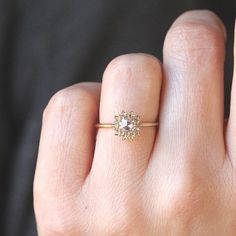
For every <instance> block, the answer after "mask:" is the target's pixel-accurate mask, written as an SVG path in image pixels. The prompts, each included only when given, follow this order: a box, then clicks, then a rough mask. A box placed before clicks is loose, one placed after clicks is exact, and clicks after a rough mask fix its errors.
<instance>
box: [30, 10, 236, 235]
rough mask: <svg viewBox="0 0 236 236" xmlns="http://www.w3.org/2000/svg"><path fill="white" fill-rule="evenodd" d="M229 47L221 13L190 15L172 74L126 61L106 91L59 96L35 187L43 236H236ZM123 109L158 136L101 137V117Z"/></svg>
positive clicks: (171, 62) (235, 122) (170, 53)
mask: <svg viewBox="0 0 236 236" xmlns="http://www.w3.org/2000/svg"><path fill="white" fill-rule="evenodd" d="M225 39H226V32H225V29H224V26H223V24H222V22H221V21H220V20H219V19H218V18H217V17H216V16H215V15H214V14H213V13H211V12H209V11H190V12H187V13H185V14H183V15H181V16H180V17H179V18H178V19H177V20H176V21H175V22H174V24H173V25H172V26H171V28H170V30H169V31H168V33H167V36H166V39H165V43H164V51H163V55H164V62H163V65H162V64H161V63H160V62H159V61H158V60H157V59H156V58H155V57H153V56H151V55H147V54H142V53H137V54H127V55H122V56H119V57H117V58H115V59H114V60H113V61H112V62H110V64H109V65H108V67H107V68H106V70H105V72H104V76H103V82H102V85H101V84H100V83H81V84H77V85H74V86H72V87H69V88H66V89H64V90H62V91H60V92H58V93H57V94H56V95H55V96H53V98H52V99H51V101H50V102H49V104H48V106H47V108H46V109H45V112H44V116H43V128H42V135H41V142H40V148H39V156H38V163H37V169H36V174H35V181H34V206H35V213H36V218H37V224H38V231H39V235H40V236H62V235H63V236H67V235H68V236H69V235H70V236H79V235H81V236H87V235H88V236H106V235H124V236H128V235H135V236H138V235H141V236H144V235H145V236H146V235H147V236H149V235H158V236H162V235H163V236H167V235H180V236H184V235H187V236H189V235H201V236H203V235H207V236H209V235H210V236H211V235H212V236H223V235H227V236H230V235H236V168H235V167H236V77H235V78H234V83H233V85H232V97H231V112H230V118H229V120H228V124H227V125H226V124H225V123H224V116H223V110H224V107H223V104H224V103H223V98H224V94H223V92H224V88H223V75H224V54H225V50H224V47H225ZM101 87H102V89H101ZM122 110H125V111H134V113H135V114H138V115H140V117H141V119H142V121H145V122H155V121H156V120H158V121H159V127H158V128H156V127H146V128H141V131H140V136H138V137H136V138H135V139H134V140H133V141H132V142H131V141H128V140H122V139H121V138H120V137H117V136H115V135H114V130H113V129H112V128H110V129H103V128H99V129H98V132H97V134H96V129H95V124H96V122H97V120H98V117H99V119H100V122H101V123H107V122H109V123H111V122H113V120H114V115H116V114H118V113H119V112H121V111H122ZM98 111H99V112H98Z"/></svg>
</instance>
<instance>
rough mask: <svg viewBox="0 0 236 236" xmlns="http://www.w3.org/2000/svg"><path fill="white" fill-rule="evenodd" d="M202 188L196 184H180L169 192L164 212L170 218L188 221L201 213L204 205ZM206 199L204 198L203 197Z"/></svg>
mask: <svg viewBox="0 0 236 236" xmlns="http://www.w3.org/2000/svg"><path fill="white" fill-rule="evenodd" d="M204 196H206V195H205V193H204V190H203V189H200V188H198V187H197V186H196V185H193V184H190V185H184V184H183V185H182V186H178V187H177V189H175V190H174V191H172V192H171V196H170V198H171V199H169V202H168V204H166V206H165V212H166V215H167V217H168V219H170V220H174V221H176V220H181V222H182V223H185V222H188V223H190V222H191V220H192V219H193V218H194V217H196V216H197V215H198V214H200V213H201V211H202V210H203V207H204V202H205V201H204ZM205 200H206V199H205Z"/></svg>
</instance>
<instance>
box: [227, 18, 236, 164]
mask: <svg viewBox="0 0 236 236" xmlns="http://www.w3.org/2000/svg"><path fill="white" fill-rule="evenodd" d="M234 58H236V22H235V27H234ZM226 143H227V147H228V151H229V155H230V158H231V159H232V161H233V162H235V159H236V158H233V157H236V63H235V62H234V73H233V82H232V88H231V102H230V115H229V119H228V125H227V130H226Z"/></svg>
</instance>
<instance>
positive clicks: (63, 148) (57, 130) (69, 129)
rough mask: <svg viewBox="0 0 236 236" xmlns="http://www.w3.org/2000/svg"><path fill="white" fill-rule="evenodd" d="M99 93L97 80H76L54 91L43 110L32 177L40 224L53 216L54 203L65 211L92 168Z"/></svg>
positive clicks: (35, 204)
mask: <svg viewBox="0 0 236 236" xmlns="http://www.w3.org/2000/svg"><path fill="white" fill-rule="evenodd" d="M99 96H100V84H99V83H81V84H77V85H74V86H71V87H69V88H66V89H63V90H61V91H60V92H58V93H57V94H56V95H54V96H53V98H52V99H51V100H50V102H49V104H48V106H47V108H46V110H45V112H44V118H43V125H42V133H41V140H40V147H39V154H38V161H37V168H36V173H35V179H34V207H35V212H36V216H37V222H38V224H39V226H42V227H43V226H44V225H45V224H50V222H51V221H54V220H55V219H54V218H53V217H54V215H52V214H54V213H55V212H56V211H55V209H54V208H55V207H57V208H58V207H59V208H61V209H60V210H61V211H64V208H63V207H65V205H66V204H67V203H68V201H69V200H71V199H72V198H73V197H74V196H76V194H77V193H78V191H79V190H80V189H81V186H82V184H83V181H84V180H85V178H86V176H87V174H88V172H89V170H90V168H91V162H92V158H93V151H94V143H95V133H94V124H95V123H96V120H97V118H98V105H99ZM58 202H62V203H63V204H61V205H60V204H57V203H58ZM53 209H54V210H53ZM70 211H72V210H71V209H70ZM61 215H63V214H61ZM48 217H49V218H50V219H49V218H48ZM62 225H63V224H62Z"/></svg>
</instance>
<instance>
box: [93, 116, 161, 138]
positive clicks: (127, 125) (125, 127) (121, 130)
mask: <svg viewBox="0 0 236 236" xmlns="http://www.w3.org/2000/svg"><path fill="white" fill-rule="evenodd" d="M155 126H158V122H153V123H152V122H142V121H141V120H140V116H138V115H135V114H134V113H133V112H132V111H129V112H126V111H122V112H121V113H120V114H119V115H115V116H114V122H113V123H98V124H96V125H95V127H96V128H113V129H114V130H115V135H117V136H119V137H121V138H122V139H123V140H126V139H128V140H133V139H134V138H135V137H136V136H137V135H139V132H140V128H141V127H155Z"/></svg>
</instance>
